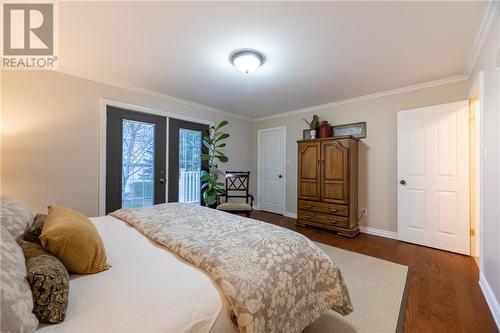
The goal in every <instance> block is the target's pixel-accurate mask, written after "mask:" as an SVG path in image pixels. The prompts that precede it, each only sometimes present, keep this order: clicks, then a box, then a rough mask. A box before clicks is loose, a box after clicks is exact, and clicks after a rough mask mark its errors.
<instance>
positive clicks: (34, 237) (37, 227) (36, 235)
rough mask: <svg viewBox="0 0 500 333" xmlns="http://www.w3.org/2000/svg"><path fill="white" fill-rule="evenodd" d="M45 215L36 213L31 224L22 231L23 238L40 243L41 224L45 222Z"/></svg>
mask: <svg viewBox="0 0 500 333" xmlns="http://www.w3.org/2000/svg"><path fill="white" fill-rule="evenodd" d="M46 218H47V215H44V214H36V216H35V221H34V222H33V224H32V225H31V226H30V227H28V229H26V232H25V233H24V240H26V241H28V242H33V243H38V244H42V242H41V241H40V235H41V234H42V229H43V225H44V224H45V219H46Z"/></svg>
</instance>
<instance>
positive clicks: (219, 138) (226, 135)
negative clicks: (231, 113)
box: [213, 133, 229, 143]
mask: <svg viewBox="0 0 500 333" xmlns="http://www.w3.org/2000/svg"><path fill="white" fill-rule="evenodd" d="M227 138H229V134H228V133H222V134H221V135H219V136H218V137H217V138H216V139H215V140H214V142H213V143H216V142H218V141H220V140H224V139H227Z"/></svg>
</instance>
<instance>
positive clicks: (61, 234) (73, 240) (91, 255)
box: [40, 205, 109, 274]
mask: <svg viewBox="0 0 500 333" xmlns="http://www.w3.org/2000/svg"><path fill="white" fill-rule="evenodd" d="M40 240H41V241H42V246H43V247H44V249H46V250H47V251H49V252H50V253H52V254H53V255H55V256H56V257H58V258H59V260H61V261H62V263H63V264H64V266H66V268H67V269H68V271H70V272H72V273H76V274H92V273H98V272H101V271H104V270H106V269H108V268H109V265H108V264H107V263H106V251H105V249H104V244H103V242H102V240H101V237H100V236H99V233H98V232H97V229H96V227H95V226H94V224H93V223H92V222H90V220H89V219H88V218H87V217H86V216H84V215H82V214H80V213H78V212H76V211H74V210H71V209H69V208H64V207H60V206H55V205H51V206H49V213H48V216H47V219H46V220H45V225H44V226H43V230H42V234H41V235H40Z"/></svg>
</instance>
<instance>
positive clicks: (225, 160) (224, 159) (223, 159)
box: [215, 155, 229, 163]
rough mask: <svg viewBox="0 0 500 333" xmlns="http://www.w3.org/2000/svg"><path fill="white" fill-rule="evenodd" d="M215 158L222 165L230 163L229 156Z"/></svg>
mask: <svg viewBox="0 0 500 333" xmlns="http://www.w3.org/2000/svg"><path fill="white" fill-rule="evenodd" d="M215 157H216V158H217V159H218V160H219V161H221V163H226V162H227V161H229V158H228V157H227V156H224V155H216V156H215Z"/></svg>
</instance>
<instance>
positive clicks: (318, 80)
mask: <svg viewBox="0 0 500 333" xmlns="http://www.w3.org/2000/svg"><path fill="white" fill-rule="evenodd" d="M485 8H486V3H484V2H259V3H257V2H218V3H209V2H197V3H189V2H182V3H179V2H147V3H145V2H142V3H141V2H86V3H85V2H61V3H60V39H61V42H60V55H61V56H60V60H61V63H60V64H61V66H60V67H61V70H62V71H66V72H70V73H77V74H81V75H83V76H85V77H88V78H92V79H95V80H99V81H104V82H119V83H121V84H123V85H126V86H133V87H138V88H142V89H148V90H152V91H155V92H158V93H161V94H166V95H170V96H174V97H177V98H181V99H185V100H188V101H192V102H195V103H199V104H203V105H207V106H210V107H213V108H217V109H220V110H225V111H229V112H233V113H236V114H239V115H243V116H246V117H249V118H257V117H262V116H268V115H272V114H277V113H281V112H285V111H291V110H296V109H301V108H304V107H309V106H313V105H319V104H325V103H331V102H334V101H338V100H344V99H349V98H353V97H357V96H362V95H366V94H371V93H375V92H379V91H384V90H390V89H396V88H400V87H405V86H409V85H414V84H419V83H423V82H427V81H433V80H439V79H444V78H448V77H452V76H457V75H462V74H463V73H464V70H465V67H466V63H467V60H468V57H469V55H470V53H471V50H472V47H473V44H474V40H475V38H476V34H477V32H478V30H479V27H480V23H481V19H482V15H483V12H484V10H485ZM240 48H254V49H258V50H260V51H262V52H263V53H264V54H265V55H266V57H267V61H266V63H265V64H264V66H263V67H261V68H259V69H258V70H257V71H256V72H254V73H251V74H243V73H240V72H239V71H237V70H236V69H235V68H233V67H232V66H231V65H230V64H229V62H228V56H229V54H230V53H231V52H233V51H234V50H236V49H240Z"/></svg>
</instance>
